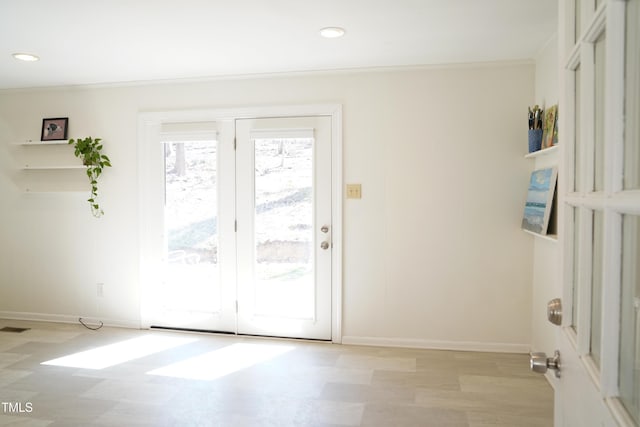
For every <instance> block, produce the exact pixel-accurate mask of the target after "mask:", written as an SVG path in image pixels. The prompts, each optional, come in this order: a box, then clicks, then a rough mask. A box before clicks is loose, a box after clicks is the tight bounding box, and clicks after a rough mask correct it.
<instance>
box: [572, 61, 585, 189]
mask: <svg viewBox="0 0 640 427" xmlns="http://www.w3.org/2000/svg"><path fill="white" fill-rule="evenodd" d="M581 74H582V73H581V70H580V66H579V65H578V68H576V71H575V82H576V87H575V99H574V104H575V105H574V108H575V112H576V120H575V129H574V132H575V144H574V155H575V159H574V163H575V168H574V180H573V182H574V190H575V191H581V190H583V186H582V182H581V179H580V175H581V174H582V161H581V160H580V156H581V155H582V140H581V132H580V114H582V113H581V111H582V108H581V107H580V99H581V97H580V81H581Z"/></svg>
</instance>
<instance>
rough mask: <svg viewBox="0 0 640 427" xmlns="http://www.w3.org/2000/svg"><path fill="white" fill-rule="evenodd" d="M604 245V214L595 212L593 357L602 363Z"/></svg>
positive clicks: (592, 272) (592, 310)
mask: <svg viewBox="0 0 640 427" xmlns="http://www.w3.org/2000/svg"><path fill="white" fill-rule="evenodd" d="M603 245H604V214H603V213H602V211H595V212H594V213H593V258H592V264H591V265H592V270H591V341H590V342H591V345H590V351H591V357H592V358H593V360H594V361H595V362H596V364H597V365H600V358H601V354H602V260H603V257H604V253H603Z"/></svg>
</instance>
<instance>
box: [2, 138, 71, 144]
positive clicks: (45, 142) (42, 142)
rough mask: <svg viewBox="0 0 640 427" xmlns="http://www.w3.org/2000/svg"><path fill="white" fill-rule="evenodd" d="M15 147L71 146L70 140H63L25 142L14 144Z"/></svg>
mask: <svg viewBox="0 0 640 427" xmlns="http://www.w3.org/2000/svg"><path fill="white" fill-rule="evenodd" d="M13 145H22V146H33V145H37V146H42V145H69V140H68V139H63V140H60V141H25V142H14V143H13Z"/></svg>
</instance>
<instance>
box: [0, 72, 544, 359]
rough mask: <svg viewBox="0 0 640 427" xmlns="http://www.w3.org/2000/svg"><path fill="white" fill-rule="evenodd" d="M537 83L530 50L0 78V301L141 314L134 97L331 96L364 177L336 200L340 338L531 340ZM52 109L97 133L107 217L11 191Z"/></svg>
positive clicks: (115, 316) (50, 312)
mask: <svg viewBox="0 0 640 427" xmlns="http://www.w3.org/2000/svg"><path fill="white" fill-rule="evenodd" d="M533 98H534V66H533V65H530V64H493V65H479V66H471V65H470V66H460V67H451V68H446V67H442V68H426V69H405V70H394V71H372V72H358V73H342V74H341V73H335V74H332V73H326V74H315V75H297V76H280V77H269V78H252V79H229V80H212V81H204V82H175V83H170V84H158V85H140V86H123V87H103V88H95V87H94V88H61V89H47V90H45V89H43V90H27V91H8V92H0V147H1V148H0V150H1V151H2V152H0V156H1V157H2V160H0V168H2V171H3V173H2V174H1V175H2V178H0V195H1V196H2V200H3V202H2V208H0V220H1V221H2V222H1V223H2V224H3V226H2V228H1V229H0V240H1V241H2V242H3V245H2V246H1V247H0V315H4V316H29V314H27V313H39V314H41V315H42V317H43V318H56V316H59V317H57V318H59V319H67V318H70V317H68V316H77V315H84V316H99V317H100V318H102V319H104V320H105V321H107V322H110V323H119V324H129V325H131V324H133V325H135V324H138V323H139V315H140V313H139V306H140V301H139V298H140V297H139V294H140V291H139V286H138V245H139V242H138V241H137V239H138V238H137V236H138V230H139V227H140V226H144V225H140V224H139V223H138V216H137V215H138V207H137V197H138V195H137V171H136V167H137V158H136V151H137V150H136V144H137V133H136V132H137V114H138V112H141V111H167V110H178V109H197V108H224V107H243V106H256V105H273V104H278V105H282V104H305V103H314V104H317V103H340V104H342V105H343V113H344V132H343V135H344V178H345V182H347V183H362V191H363V197H362V199H361V200H346V201H345V206H344V274H343V276H344V285H343V286H344V295H343V302H344V305H343V310H344V317H343V331H342V332H343V335H344V336H345V342H367V343H376V342H377V343H382V344H400V345H417V346H434V347H450V348H476V349H505V350H521V351H524V350H526V349H528V347H529V344H530V340H531V317H532V316H531V295H532V289H531V280H532V279H531V277H532V274H533V273H532V258H533V256H532V255H533V254H532V247H533V245H532V243H531V237H530V236H528V235H525V234H524V233H523V232H522V231H521V230H520V221H521V218H522V210H523V206H524V200H525V196H526V186H527V182H528V178H529V173H530V170H531V165H530V163H529V162H528V161H527V160H525V159H523V157H522V154H523V153H524V152H525V151H526V144H527V142H526V125H525V124H524V123H525V114H526V107H527V106H528V105H530V104H531V102H532V101H533ZM60 116H62V117H66V116H68V117H69V118H70V126H69V127H70V135H71V136H72V137H83V136H87V135H92V136H100V137H102V138H104V140H105V143H106V151H107V154H109V156H110V157H111V159H112V162H113V164H114V167H113V168H112V169H110V170H108V171H107V172H106V174H105V176H104V180H103V182H102V184H101V191H102V195H103V200H102V206H103V208H104V210H105V212H106V214H105V216H104V217H103V218H101V219H94V218H92V217H91V216H90V213H89V211H88V207H87V206H85V205H86V202H85V199H86V195H84V194H80V195H78V194H57V193H54V194H44V195H37V194H21V193H19V192H18V191H17V189H16V188H15V186H14V185H13V184H12V183H11V180H10V179H9V178H8V176H10V175H11V174H13V173H14V169H15V168H16V167H17V166H16V162H15V161H14V160H12V159H11V155H12V154H11V152H12V150H13V149H12V148H11V146H10V143H11V142H12V141H19V140H24V139H34V140H37V139H38V138H39V132H40V125H41V119H42V118H43V117H60ZM96 282H104V283H105V288H104V290H105V297H104V298H103V299H98V298H96V296H95V283H96ZM98 302H99V303H100V304H99V305H98ZM34 316H35V315H31V317H34Z"/></svg>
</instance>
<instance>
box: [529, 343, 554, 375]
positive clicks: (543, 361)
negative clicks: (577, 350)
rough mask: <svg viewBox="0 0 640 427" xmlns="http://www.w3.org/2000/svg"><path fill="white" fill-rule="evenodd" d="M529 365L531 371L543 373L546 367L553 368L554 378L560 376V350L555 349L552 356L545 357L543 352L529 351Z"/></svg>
mask: <svg viewBox="0 0 640 427" xmlns="http://www.w3.org/2000/svg"><path fill="white" fill-rule="evenodd" d="M529 367H530V368H531V370H532V371H533V372H537V373H539V374H544V373H546V372H547V369H553V370H554V371H555V374H556V378H560V352H559V351H558V350H556V351H555V353H554V354H553V357H547V355H546V354H545V353H542V352H539V353H531V354H530V357H529Z"/></svg>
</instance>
